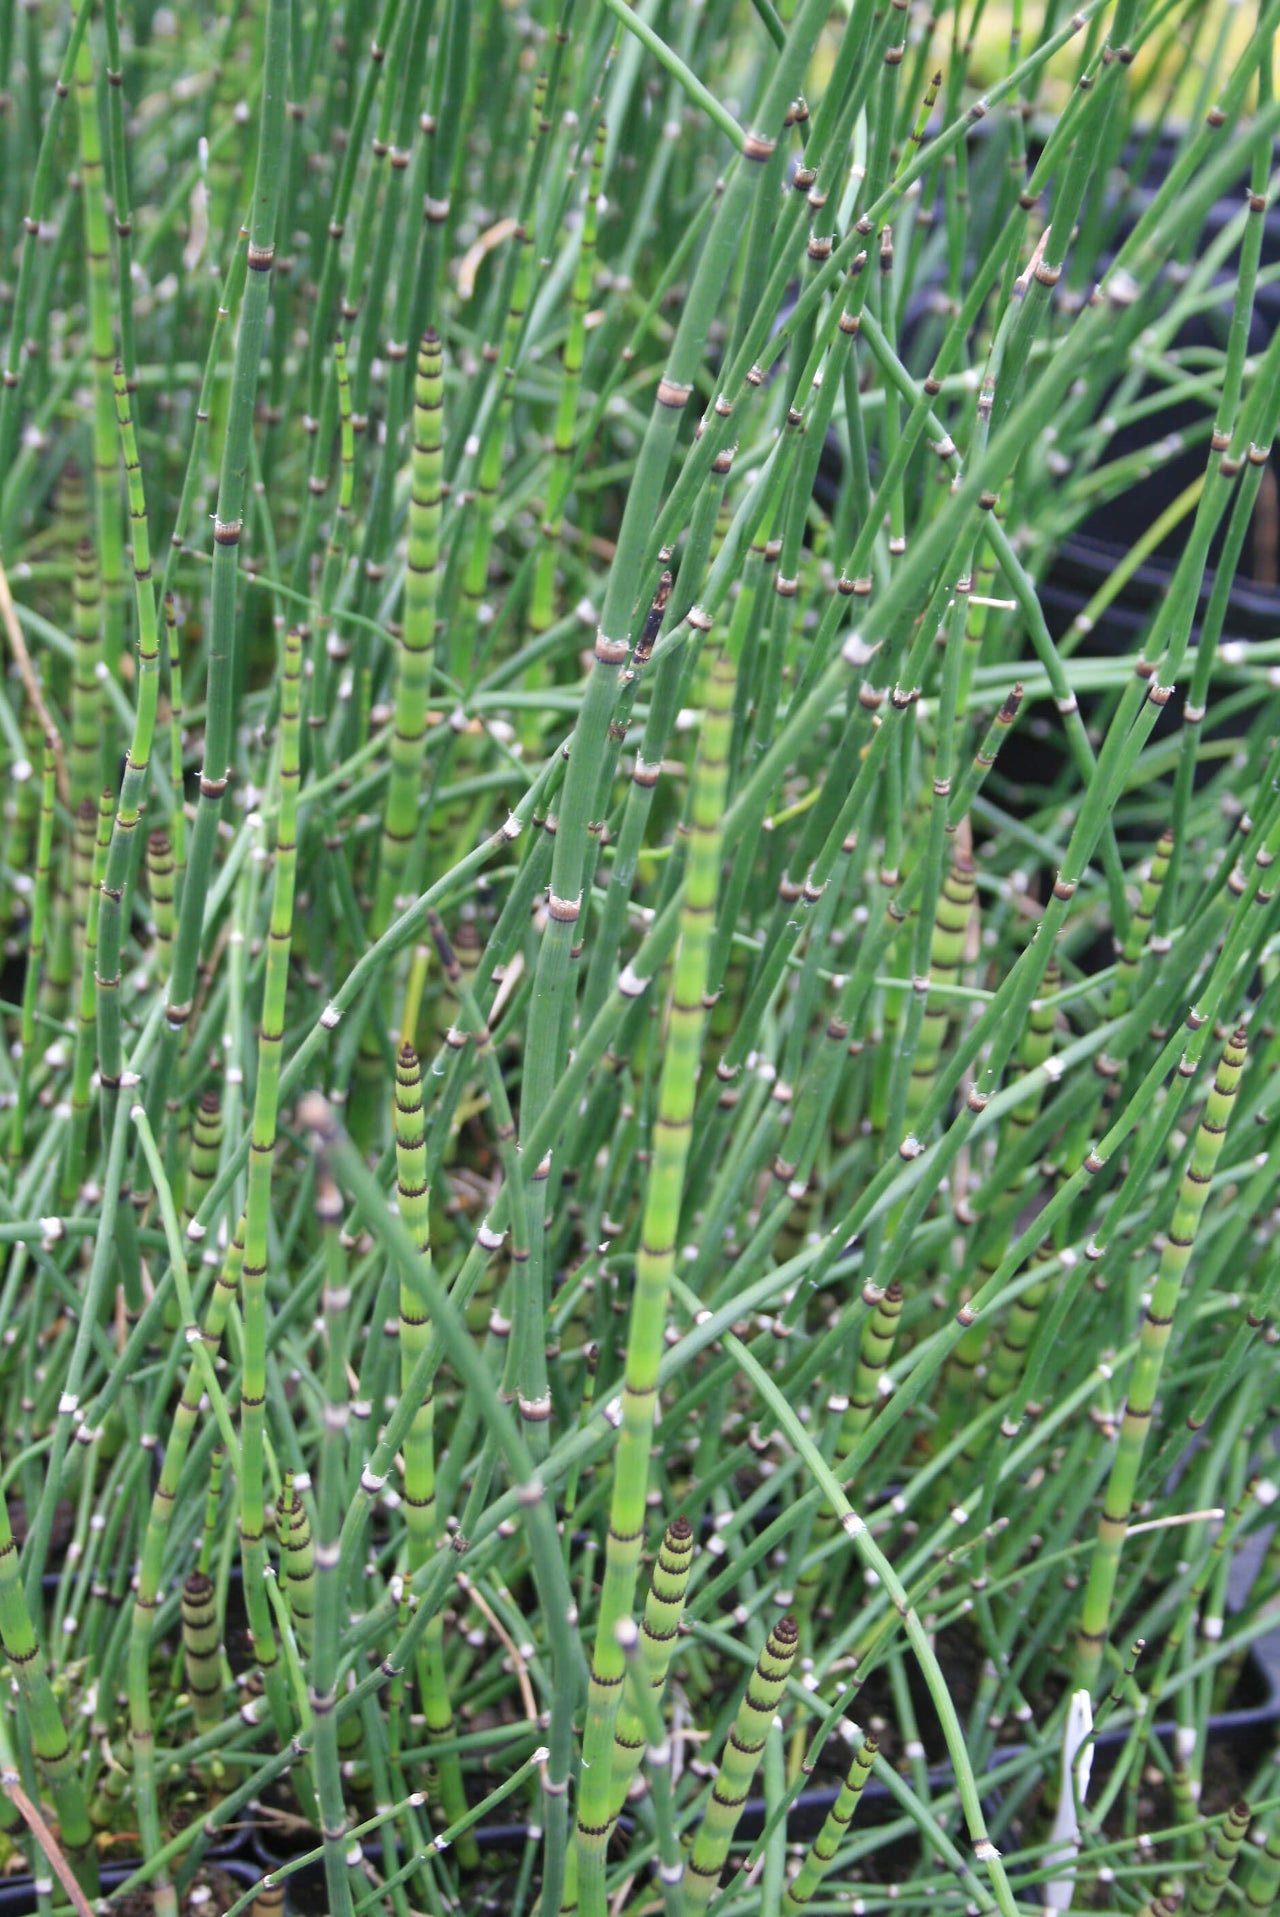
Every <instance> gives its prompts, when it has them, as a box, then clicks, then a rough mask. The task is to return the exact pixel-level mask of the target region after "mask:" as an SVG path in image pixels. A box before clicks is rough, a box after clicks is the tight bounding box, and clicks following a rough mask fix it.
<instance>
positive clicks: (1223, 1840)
mask: <svg viewBox="0 0 1280 1917" xmlns="http://www.w3.org/2000/svg"><path fill="white" fill-rule="evenodd" d="M1249 1815H1250V1813H1249V1806H1248V1805H1247V1804H1246V1803H1245V1801H1244V1799H1243V1798H1241V1799H1239V1800H1238V1801H1237V1802H1236V1803H1234V1804H1233V1805H1232V1806H1231V1809H1230V1810H1229V1811H1228V1812H1227V1814H1226V1816H1225V1817H1224V1818H1223V1820H1222V1822H1221V1823H1220V1824H1219V1825H1218V1828H1217V1830H1216V1832H1215V1833H1214V1840H1213V1854H1212V1856H1211V1857H1210V1858H1209V1861H1208V1863H1207V1864H1206V1865H1205V1866H1204V1868H1203V1870H1200V1871H1197V1872H1196V1874H1195V1875H1194V1876H1193V1877H1192V1879H1191V1895H1190V1897H1189V1898H1188V1900H1187V1909H1188V1910H1189V1911H1191V1912H1192V1917H1213V1913H1214V1911H1215V1910H1216V1909H1217V1908H1218V1905H1219V1904H1220V1903H1221V1902H1222V1899H1223V1896H1224V1895H1225V1893H1226V1888H1227V1883H1228V1881H1229V1879H1230V1877H1231V1872H1232V1870H1233V1868H1234V1866H1235V1862H1236V1859H1237V1857H1239V1855H1240V1851H1241V1847H1242V1846H1243V1844H1244V1840H1245V1838H1246V1837H1247V1836H1248V1834H1249Z"/></svg>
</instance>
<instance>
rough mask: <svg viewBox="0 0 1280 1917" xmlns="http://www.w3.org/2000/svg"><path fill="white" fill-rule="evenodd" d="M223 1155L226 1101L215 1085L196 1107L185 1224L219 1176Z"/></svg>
mask: <svg viewBox="0 0 1280 1917" xmlns="http://www.w3.org/2000/svg"><path fill="white" fill-rule="evenodd" d="M221 1152H222V1100H221V1099H220V1098H219V1096H218V1094H217V1092H216V1090H215V1089H214V1088H213V1086H210V1087H209V1088H208V1090H207V1091H203V1092H201V1094H200V1097H199V1100H198V1102H197V1104H196V1116H195V1124H194V1126H193V1128H192V1133H191V1153H190V1156H189V1158H188V1160H187V1177H186V1185H185V1189H184V1192H183V1211H184V1216H185V1223H186V1224H187V1225H190V1223H191V1220H192V1219H193V1218H194V1217H195V1215H196V1213H197V1212H198V1211H199V1209H200V1207H201V1205H202V1204H203V1203H204V1199H205V1196H206V1194H207V1192H208V1190H209V1187H210V1186H211V1185H212V1184H213V1181H214V1179H215V1178H216V1177H217V1175H218V1159H219V1156H220V1155H221Z"/></svg>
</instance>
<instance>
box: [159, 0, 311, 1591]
mask: <svg viewBox="0 0 1280 1917" xmlns="http://www.w3.org/2000/svg"><path fill="white" fill-rule="evenodd" d="M290 6H291V0H268V6H267V16H266V39H265V47H264V53H263V79H262V100H261V114H260V124H259V136H258V157H257V165H256V170H255V177H254V189H253V203H252V207H251V210H250V214H249V228H248V232H247V234H246V235H245V247H244V249H243V257H244V262H245V269H246V271H247V283H246V285H245V290H244V298H243V301H242V303H241V309H240V321H239V326H238V328H237V331H236V336H235V356H234V359H233V362H232V370H231V393H230V404H229V409H228V413H227V426H226V436H225V439H224V441H223V450H222V466H221V470H220V473H219V479H218V498H217V506H216V509H215V513H214V525H213V539H214V553H213V576H212V582H211V586H210V599H209V641H208V654H207V659H208V670H207V681H206V686H205V713H206V717H205V730H204V763H203V766H202V768H201V773H200V796H199V802H198V805H197V808H196V818H195V825H194V828H193V830H192V833H191V841H190V845H189V848H188V854H187V867H186V875H185V878H184V882H183V887H182V900H181V904H180V907H179V912H178V928H177V932H176V934H175V937H174V948H173V970H172V972H171V973H170V977H169V989H168V996H167V1002H166V1006H165V1020H166V1023H165V1031H164V1034H163V1037H162V1039H161V1043H160V1046H159V1048H158V1052H157V1057H156V1060H155V1070H154V1082H155V1083H157V1084H159V1085H161V1086H163V1085H165V1084H167V1082H168V1081H169V1079H170V1077H171V1075H172V1073H173V1071H174V1068H175V1065H176V1062H177V1057H178V1052H179V1048H180V1046H181V1042H182V1034H183V1032H184V1030H185V1028H186V1025H187V1022H188V1020H189V1019H190V1017H191V1009H192V999H193V996H194V990H195V975H196V965H197V962H198V959H199V951H200V939H201V934H202V932H203V929H204V913H205V904H206V899H207V895H208V891H209V887H210V882H211V879H212V876H213V859H214V850H215V845H216V840H217V834H218V826H219V821H220V819H221V815H222V800H223V795H224V794H225V792H226V789H227V776H228V770H229V767H230V761H231V744H232V736H233V725H234V716H235V712H234V709H235V686H236V674H237V652H236V594H237V587H238V584H239V568H238V564H237V560H238V550H239V544H240V535H241V531H242V529H243V518H244V505H245V493H246V485H247V477H248V468H249V447H250V438H251V435H252V432H253V415H254V406H255V401H256V395H257V388H258V369H259V365H260V362H261V359H262V342H263V333H264V329H265V326H266V316H267V307H268V304H269V301H270V294H271V266H272V261H273V260H274V258H275V229H276V214H277V207H278V204H279V195H280V178H281V165H280V159H281V152H282V149H283V144H284V117H285V88H286V82H287V75H288V64H289V24H290ZM239 256H240V252H239V250H238V252H237V259H238V258H239ZM229 277H230V279H231V280H232V281H233V282H234V281H235V280H236V279H238V270H237V271H234V272H233V273H232V274H231V275H230V276H229ZM215 371H216V361H210V362H209V363H208V364H207V365H206V387H207V388H208V390H209V391H210V393H211V392H212V381H213V377H214V374H215ZM203 398H204V392H203V390H202V400H203ZM205 410H207V409H205ZM197 477H198V474H196V473H194V472H192V470H191V466H190V465H189V467H188V481H189V482H190V484H191V486H192V488H193V489H194V486H195V483H196V479H197ZM193 496H194V493H193ZM185 498H186V484H185V483H184V500H185ZM258 1589H259V1592H260V1591H261V1582H260V1581H259V1586H258Z"/></svg>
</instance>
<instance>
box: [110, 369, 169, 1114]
mask: <svg viewBox="0 0 1280 1917" xmlns="http://www.w3.org/2000/svg"><path fill="white" fill-rule="evenodd" d="M113 384H114V390H115V413H116V419H117V421H118V423H119V429H120V443H121V451H122V453H123V457H124V467H125V474H126V477H127V480H128V487H129V518H130V520H131V522H132V526H133V578H134V597H135V602H136V608H137V622H138V671H137V683H136V700H137V704H136V708H135V712H134V721H133V738H132V741H131V742H130V745H129V751H128V754H127V756H126V758H125V762H124V778H123V779H122V780H121V782H120V796H119V800H118V802H117V805H116V817H115V824H114V826H113V827H112V830H111V846H110V850H109V851H108V853H107V870H106V876H105V877H104V878H103V881H102V888H101V890H102V905H101V911H100V917H99V923H98V969H97V985H98V1070H99V1074H100V1077H101V1081H102V1091H103V1118H104V1123H105V1124H106V1125H107V1126H108V1127H109V1126H110V1124H111V1123H112V1122H113V1117H114V1110H115V1095H116V1094H117V1093H118V1092H119V1089H120V1074H121V1071H122V1069H123V1066H122V1056H121V1015H120V968H121V963H122V955H123V946H124V938H125V931H126V928H127V926H128V924H129V896H130V891H131V884H132V878H133V868H134V859H133V834H134V832H135V831H136V830H137V827H138V821H139V819H140V818H141V816H142V804H143V800H144V797H145V795H146V789H147V775H148V771H149V769H150V764H151V744H152V740H153V738H154V736H155V725H156V706H157V700H158V698H159V692H160V636H159V631H158V628H157V625H156V595H155V587H154V585H153V583H152V579H151V541H150V535H149V533H148V530H147V507H146V498H145V495H144V493H143V487H142V469H141V467H140V465H139V463H138V446H137V439H136V437H135V434H134V430H133V416H132V412H131V410H130V405H129V390H128V387H127V386H126V384H125V377H124V369H123V367H122V366H121V365H120V363H119V361H117V362H116V368H115V374H114V378H113ZM106 579H107V571H106V567H105V565H104V567H103V580H104V585H105V582H106ZM107 630H108V638H109V637H110V612H109V611H108V626H107Z"/></svg>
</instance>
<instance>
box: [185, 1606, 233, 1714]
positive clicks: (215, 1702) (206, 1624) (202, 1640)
mask: <svg viewBox="0 0 1280 1917" xmlns="http://www.w3.org/2000/svg"><path fill="white" fill-rule="evenodd" d="M182 1657H183V1665H184V1669H185V1672H186V1680H187V1695H188V1697H189V1698H190V1700H191V1715H192V1717H193V1719H194V1720H195V1727H196V1732H197V1734H199V1733H200V1732H202V1731H211V1730H213V1729H214V1728H215V1726H217V1725H219V1724H221V1722H222V1719H223V1710H222V1642H221V1636H220V1633H219V1630H218V1602H217V1589H216V1587H215V1585H214V1582H213V1579H212V1578H211V1577H208V1576H206V1574H205V1573H204V1572H203V1571H189V1572H188V1573H187V1576H186V1578H185V1579H184V1580H183V1585H182Z"/></svg>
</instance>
